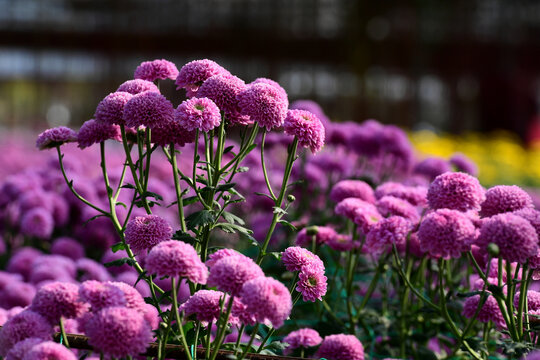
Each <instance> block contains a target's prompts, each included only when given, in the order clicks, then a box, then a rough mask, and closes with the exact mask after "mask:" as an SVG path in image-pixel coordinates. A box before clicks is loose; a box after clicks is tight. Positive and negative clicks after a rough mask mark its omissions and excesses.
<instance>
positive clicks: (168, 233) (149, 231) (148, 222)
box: [125, 215, 172, 253]
mask: <svg viewBox="0 0 540 360" xmlns="http://www.w3.org/2000/svg"><path fill="white" fill-rule="evenodd" d="M171 237H172V228H171V226H170V225H169V223H167V221H166V220H165V219H163V218H161V217H159V216H157V215H144V216H137V217H135V218H133V219H131V220H129V222H128V224H127V226H126V231H125V240H126V243H127V244H128V245H129V246H130V248H131V249H132V250H133V251H134V252H135V253H140V252H142V251H144V250H150V249H151V248H153V247H154V246H156V245H157V244H159V243H160V242H162V241H167V240H170V239H171Z"/></svg>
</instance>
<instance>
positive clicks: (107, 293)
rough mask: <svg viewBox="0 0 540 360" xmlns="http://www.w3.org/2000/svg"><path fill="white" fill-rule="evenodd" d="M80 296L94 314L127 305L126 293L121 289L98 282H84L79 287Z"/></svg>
mask: <svg viewBox="0 0 540 360" xmlns="http://www.w3.org/2000/svg"><path fill="white" fill-rule="evenodd" d="M79 296H80V299H81V300H82V301H85V302H87V303H89V304H90V306H91V308H92V312H96V311H99V310H101V309H103V308H106V307H110V306H125V305H126V298H125V296H124V292H123V291H122V290H121V289H120V288H118V287H116V286H113V285H111V284H110V283H103V282H99V281H96V280H88V281H85V282H83V283H82V284H81V285H80V287H79Z"/></svg>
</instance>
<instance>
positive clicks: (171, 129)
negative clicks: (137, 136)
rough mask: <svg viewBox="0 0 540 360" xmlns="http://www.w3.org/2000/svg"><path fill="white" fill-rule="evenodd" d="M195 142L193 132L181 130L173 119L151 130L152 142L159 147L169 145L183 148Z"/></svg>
mask: <svg viewBox="0 0 540 360" xmlns="http://www.w3.org/2000/svg"><path fill="white" fill-rule="evenodd" d="M194 141H195V131H189V130H187V129H185V128H183V127H182V126H181V125H180V123H179V122H178V121H176V120H174V119H172V120H171V121H168V122H166V123H161V124H160V126H159V127H156V128H153V129H152V142H153V143H154V144H158V145H161V146H168V145H170V144H171V143H173V144H175V145H177V146H180V147H182V146H185V145H186V144H188V143H192V142H194Z"/></svg>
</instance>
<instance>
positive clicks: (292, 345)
mask: <svg viewBox="0 0 540 360" xmlns="http://www.w3.org/2000/svg"><path fill="white" fill-rule="evenodd" d="M283 342H284V343H287V344H289V345H288V346H287V352H288V353H290V352H291V351H292V350H294V349H297V348H299V347H304V348H308V347H312V346H317V345H319V344H320V343H321V342H322V338H321V336H320V335H319V333H318V332H317V331H316V330H313V329H310V328H302V329H298V330H296V331H292V332H291V333H289V335H287V336H285V337H284V338H283Z"/></svg>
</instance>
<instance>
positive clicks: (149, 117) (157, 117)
mask: <svg viewBox="0 0 540 360" xmlns="http://www.w3.org/2000/svg"><path fill="white" fill-rule="evenodd" d="M173 116H174V107H173V105H172V104H171V102H170V101H169V100H167V98H166V97H165V96H163V95H161V94H159V93H156V92H152V91H145V92H142V93H139V94H137V95H134V96H133V97H132V98H131V99H130V100H129V101H128V102H127V103H126V105H125V106H124V117H123V119H124V122H125V124H126V126H129V127H132V128H138V127H139V126H146V127H149V128H151V129H153V128H157V127H159V126H162V125H164V124H167V123H168V122H170V121H172V120H173Z"/></svg>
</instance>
